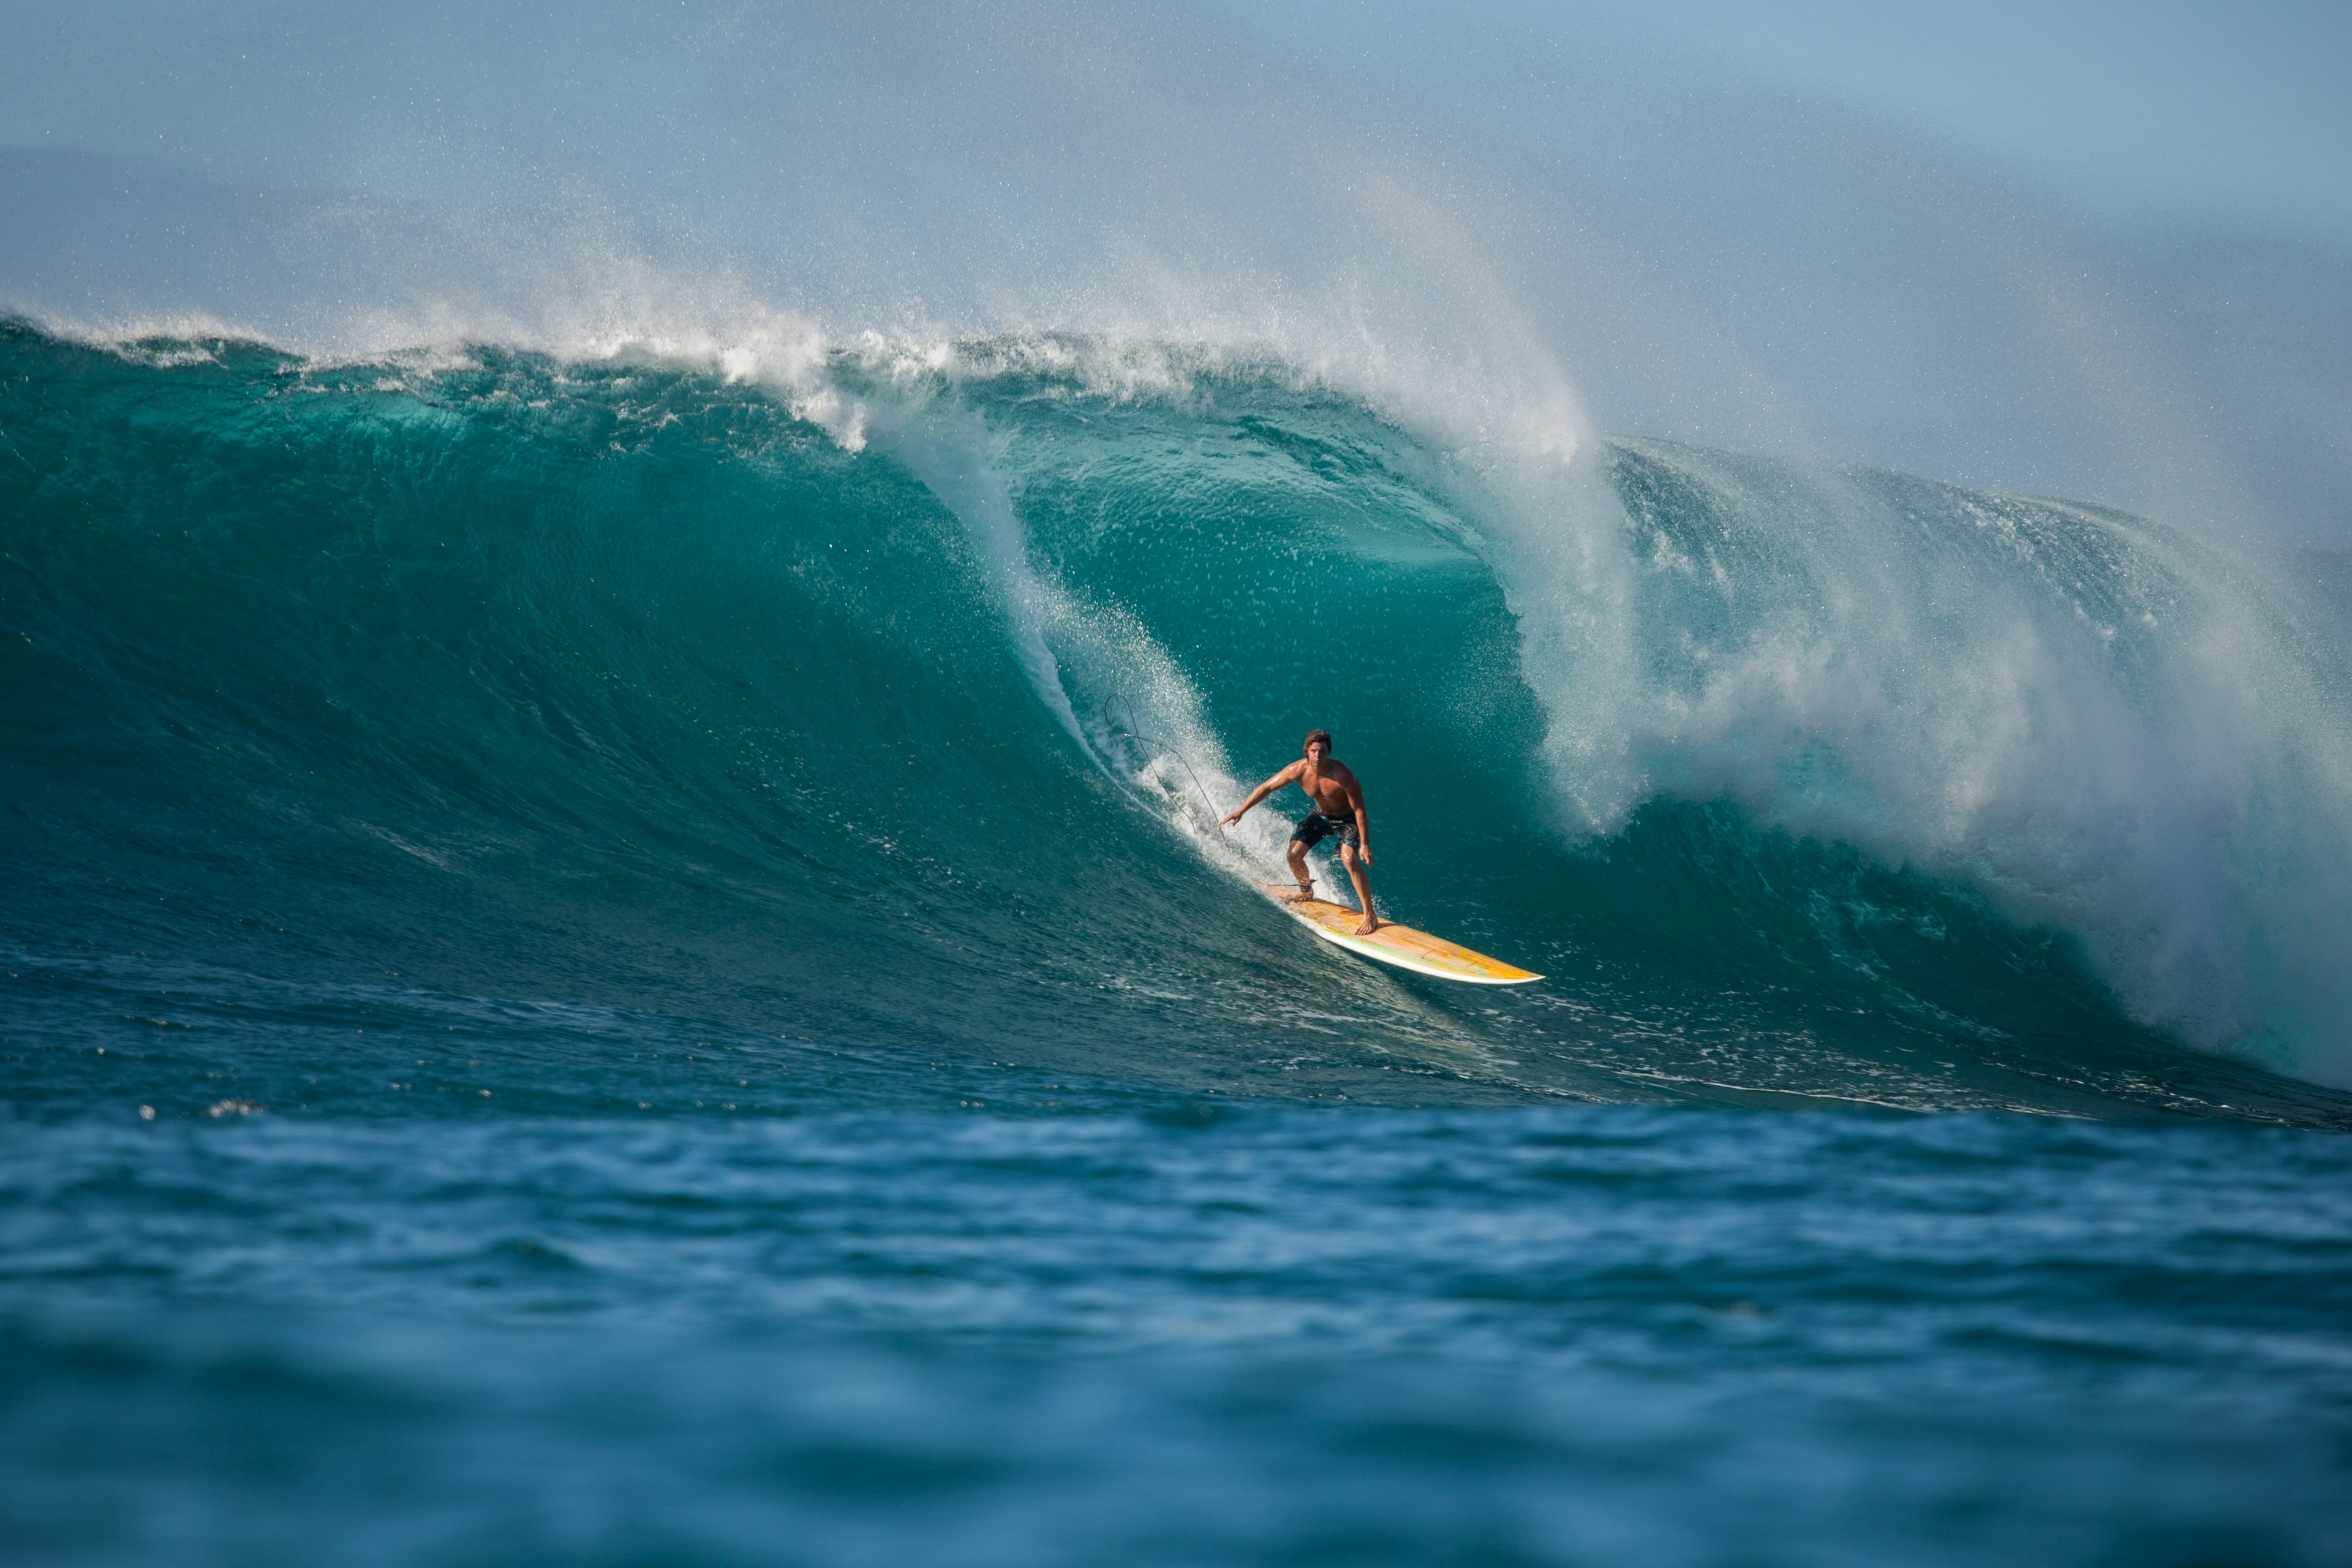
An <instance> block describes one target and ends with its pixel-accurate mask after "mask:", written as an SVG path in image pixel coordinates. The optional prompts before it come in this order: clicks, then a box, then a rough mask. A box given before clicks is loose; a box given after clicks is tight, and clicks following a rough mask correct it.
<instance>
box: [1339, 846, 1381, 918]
mask: <svg viewBox="0 0 2352 1568" xmlns="http://www.w3.org/2000/svg"><path fill="white" fill-rule="evenodd" d="M1339 863H1340V864H1341V865H1343V866H1345V867H1347V868H1348V880H1349V881H1350V882H1353V883H1355V884H1356V907H1357V908H1359V909H1360V910H1363V911H1364V923H1363V924H1361V925H1360V926H1358V927H1357V928H1356V934H1357V935H1358V936H1370V935H1371V934H1372V933H1373V932H1374V931H1378V930H1380V929H1381V917H1380V916H1378V915H1377V914H1374V913H1373V912H1372V879H1370V877H1367V876H1365V875H1364V867H1363V862H1362V861H1360V860H1359V859H1357V858H1356V847H1355V846H1354V845H1352V844H1342V845H1340V846H1339Z"/></svg>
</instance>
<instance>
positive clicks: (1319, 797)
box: [1225, 730, 1381, 936]
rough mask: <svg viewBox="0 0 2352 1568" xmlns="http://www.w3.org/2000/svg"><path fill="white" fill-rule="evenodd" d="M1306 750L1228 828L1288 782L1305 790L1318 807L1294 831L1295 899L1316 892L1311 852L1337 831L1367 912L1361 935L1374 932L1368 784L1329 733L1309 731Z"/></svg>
mask: <svg viewBox="0 0 2352 1568" xmlns="http://www.w3.org/2000/svg"><path fill="white" fill-rule="evenodd" d="M1304 750H1305V752H1306V753H1307V754H1306V755H1305V756H1302V757H1301V758H1299V759H1298V761H1297V762H1295V763H1291V764H1290V765H1289V766H1288V767H1286V768H1285V769H1283V770H1282V771H1281V772H1280V773H1276V774H1275V775H1274V776H1273V777H1272V778H1270V779H1268V780H1266V781H1265V783H1264V784H1260V785H1258V786H1257V788H1255V789H1254V790H1252V791H1250V795H1249V798H1248V799H1247V800H1245V801H1244V802H1242V803H1241V805H1237V806H1235V807H1234V809H1233V814H1232V815H1231V816H1227V817H1226V818H1225V826H1228V827H1231V826H1233V825H1234V823H1236V822H1239V821H1240V820H1241V819H1242V818H1243V817H1244V816H1246V815H1247V814H1248V812H1249V809H1250V807H1252V806H1254V805H1256V804H1257V803H1258V802H1259V801H1262V800H1264V799H1265V797H1266V796H1267V795H1272V794H1273V793H1274V792H1275V791H1276V790H1278V789H1280V788H1281V787H1282V786H1283V785H1285V784H1297V786H1298V787H1299V788H1300V789H1302V790H1305V791H1306V792H1307V803H1308V804H1309V805H1312V806H1314V808H1315V809H1314V810H1312V811H1310V812H1308V813H1307V815H1306V816H1305V817H1303V818H1301V819H1300V821H1299V824H1298V826H1297V829H1296V830H1294V831H1293V832H1292V834H1291V835H1290V875H1291V879H1292V880H1294V881H1296V882H1297V884H1298V891H1297V892H1296V893H1293V894H1291V895H1289V896H1290V897H1291V898H1292V899H1293V900H1302V899H1311V898H1313V897H1314V896H1315V884H1314V883H1313V882H1312V881H1311V880H1309V879H1308V878H1307V851H1308V850H1309V849H1312V848H1314V847H1316V846H1317V845H1318V844H1320V843H1322V842H1323V840H1325V839H1326V838H1329V837H1332V836H1334V835H1337V836H1338V837H1339V863H1340V864H1341V865H1343V866H1345V867H1347V868H1348V879H1349V881H1350V882H1353V883H1354V884H1355V885H1356V903H1357V905H1358V907H1359V908H1360V909H1361V910H1363V911H1364V923H1363V924H1361V925H1360V926H1358V927H1357V928H1356V934H1357V935H1358V936H1370V935H1371V934H1372V933H1373V932H1374V931H1378V930H1380V929H1381V917H1380V916H1379V915H1378V914H1377V913H1375V912H1374V911H1373V910H1372V884H1371V880H1370V878H1368V877H1366V876H1365V875H1364V868H1366V867H1367V866H1370V864H1371V863H1372V825H1371V823H1370V819H1368V818H1367V817H1366V816H1364V786H1363V785H1362V784H1359V783H1358V782H1357V780H1356V774H1355V771H1354V770H1353V769H1351V768H1350V767H1349V766H1348V764H1347V763H1342V762H1338V761H1335V760H1334V759H1333V757H1332V755H1331V731H1328V730H1317V731H1312V732H1311V733H1309V734H1308V735H1307V743H1306V746H1305V747H1304Z"/></svg>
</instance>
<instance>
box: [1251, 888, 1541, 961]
mask: <svg viewBox="0 0 2352 1568" xmlns="http://www.w3.org/2000/svg"><path fill="white" fill-rule="evenodd" d="M1258 887H1259V888H1260V889H1263V890H1264V892H1265V895H1266V897H1268V898H1270V899H1272V900H1274V901H1275V902H1276V903H1277V904H1280V905H1281V906H1282V907H1283V908H1284V909H1286V910H1289V911H1290V913H1291V915H1292V917H1293V918H1294V919H1296V920H1297V921H1298V923H1299V924H1301V925H1303V926H1305V927H1306V928H1307V930H1309V931H1313V932H1314V933H1315V934H1316V935H1317V936H1319V937H1321V938H1322V939H1323V940H1324V941H1325V942H1330V943H1331V944H1333V945H1334V946H1337V947H1344V948H1346V949H1347V950H1348V951H1349V952H1352V953H1354V954H1356V955H1357V956H1358V957H1360V958H1369V959H1372V960H1375V961H1377V962H1379V963H1393V964H1395V965H1396V966H1397V967H1398V968H1399V969H1410V970H1412V972H1413V973H1416V974H1433V975H1435V976H1436V977H1437V978H1438V979H1440V980H1460V981H1465V982H1467V983H1468V984H1472V985H1525V984H1528V982H1529V981H1531V980H1541V979H1542V978H1543V976H1542V975H1540V974H1534V973H1529V972H1528V971H1527V970H1524V969H1514V968H1512V967H1511V966H1510V965H1509V964H1507V963H1504V962H1503V961H1502V960H1501V959H1499V958H1489V957H1487V956H1486V954H1485V953H1483V952H1472V951H1471V950H1470V949H1468V948H1466V947H1464V946H1463V945H1462V944H1461V943H1460V942H1447V941H1446V940H1445V939H1444V937H1436V936H1432V935H1430V934H1429V933H1428V932H1427V931H1415V930H1413V929H1412V927H1411V926H1401V925H1394V924H1391V925H1384V926H1382V927H1381V929H1380V930H1378V931H1374V932H1373V933H1372V934H1371V935H1370V936H1358V935H1357V934H1356V927H1357V926H1359V925H1360V924H1362V923H1363V919H1364V917H1363V916H1361V915H1360V914H1358V913H1357V912H1356V911H1355V910H1351V909H1348V908H1346V907H1344V906H1342V905H1339V904H1328V903H1325V902H1324V901H1323V900H1321V899H1296V898H1293V897H1291V896H1290V895H1291V894H1293V893H1295V892H1296V891H1297V889H1294V888H1292V887H1291V886H1290V885H1289V884H1288V883H1286V882H1260V883H1259V884H1258Z"/></svg>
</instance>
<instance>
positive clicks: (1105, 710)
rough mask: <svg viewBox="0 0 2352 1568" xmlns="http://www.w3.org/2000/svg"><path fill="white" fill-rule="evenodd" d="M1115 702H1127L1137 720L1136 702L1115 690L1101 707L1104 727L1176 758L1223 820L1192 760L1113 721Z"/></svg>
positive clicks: (1130, 715) (1212, 812)
mask: <svg viewBox="0 0 2352 1568" xmlns="http://www.w3.org/2000/svg"><path fill="white" fill-rule="evenodd" d="M1114 702H1119V703H1125V704H1126V707H1127V717H1128V721H1129V723H1132V722H1133V721H1134V720H1135V704H1134V703H1133V702H1131V701H1129V700H1128V699H1127V698H1125V697H1123V696H1121V695H1120V694H1119V693H1118V692H1116V691H1114V692H1112V693H1111V694H1110V695H1109V696H1108V697H1107V698H1105V699H1103V704H1102V709H1101V717H1102V722H1103V728H1104V729H1106V730H1108V731H1110V732H1111V733H1112V734H1114V735H1124V736H1126V737H1127V738H1128V739H1129V740H1130V741H1133V742H1136V743H1138V744H1139V745H1145V746H1150V747H1151V748H1153V749H1154V750H1156V751H1160V752H1166V753H1167V754H1168V755H1170V756H1171V757H1173V758H1175V759H1176V762H1177V764H1178V765H1179V766H1181V768H1182V769H1183V770H1184V773H1185V776H1186V777H1188V778H1190V779H1191V780H1192V787H1193V788H1194V789H1196V790H1199V791H1200V792H1201V798H1202V800H1204V801H1206V802H1208V803H1209V815H1210V816H1213V817H1216V818H1218V819H1219V820H1223V816H1224V814H1223V812H1220V811H1219V810H1218V809H1217V801H1216V797H1215V796H1214V795H1211V794H1210V793H1209V786H1208V785H1206V784H1202V782H1201V775H1200V774H1199V773H1194V772H1193V771H1192V759H1191V758H1190V757H1187V756H1186V755H1185V754H1184V753H1183V752H1180V751H1178V750H1177V749H1176V748H1175V747H1173V746H1171V745H1170V744H1169V743H1168V742H1165V741H1160V740H1154V739H1153V738H1152V737H1151V736H1150V735H1139V734H1137V733H1136V732H1135V731H1133V730H1129V729H1124V728H1122V727H1121V726H1119V725H1117V724H1114V723H1112V722H1111V719H1110V705H1111V704H1112V703H1114Z"/></svg>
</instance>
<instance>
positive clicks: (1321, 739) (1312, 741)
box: [1299, 730, 1331, 763]
mask: <svg viewBox="0 0 2352 1568" xmlns="http://www.w3.org/2000/svg"><path fill="white" fill-rule="evenodd" d="M1318 747H1320V748H1321V750H1319V751H1318V750H1317V748H1318ZM1299 750H1300V751H1302V752H1305V753H1306V754H1307V761H1308V762H1310V763H1319V762H1321V761H1322V760H1323V759H1324V758H1326V757H1328V756H1329V755H1330V754H1331V731H1328V730H1309V731H1307V740H1306V743H1305V744H1303V745H1302V746H1300V748H1299Z"/></svg>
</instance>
